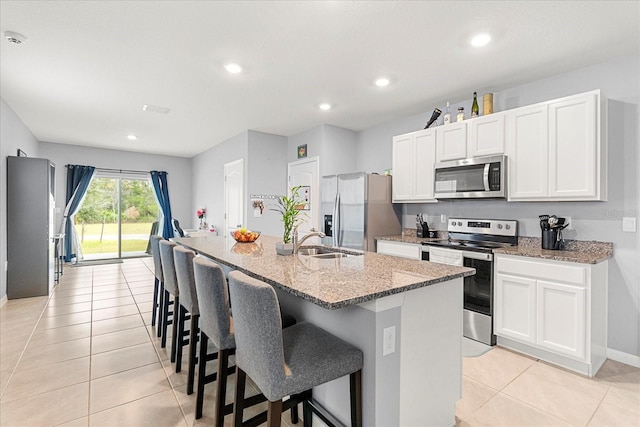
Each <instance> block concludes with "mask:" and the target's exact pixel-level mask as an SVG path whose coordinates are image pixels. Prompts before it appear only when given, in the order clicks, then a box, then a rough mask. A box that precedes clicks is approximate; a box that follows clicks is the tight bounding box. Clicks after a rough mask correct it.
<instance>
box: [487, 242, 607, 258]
mask: <svg viewBox="0 0 640 427" xmlns="http://www.w3.org/2000/svg"><path fill="white" fill-rule="evenodd" d="M541 246H542V244H541V239H540V238H538V237H520V238H519V239H518V246H513V247H510V248H499V249H494V250H493V253H495V254H505V255H516V256H526V257H532V258H542V259H550V260H555V261H566V262H577V263H581V264H598V263H600V262H603V261H606V260H608V259H609V258H611V257H612V256H613V243H611V242H596V241H583V240H567V241H565V248H566V249H565V250H559V251H552V250H548V249H542V248H541Z"/></svg>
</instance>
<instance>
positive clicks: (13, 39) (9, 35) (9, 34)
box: [4, 31, 27, 44]
mask: <svg viewBox="0 0 640 427" xmlns="http://www.w3.org/2000/svg"><path fill="white" fill-rule="evenodd" d="M4 38H5V39H7V41H8V42H9V43H13V44H22V43H24V42H26V41H27V38H26V37H25V36H23V35H22V34H20V33H16V32H13V31H5V32H4Z"/></svg>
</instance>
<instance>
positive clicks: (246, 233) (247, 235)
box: [229, 228, 260, 243]
mask: <svg viewBox="0 0 640 427" xmlns="http://www.w3.org/2000/svg"><path fill="white" fill-rule="evenodd" d="M229 234H231V237H233V238H234V239H235V241H236V242H238V243H252V242H255V241H256V240H258V237H260V232H259V231H250V230H247V229H246V228H239V229H237V230H235V231H230V232H229Z"/></svg>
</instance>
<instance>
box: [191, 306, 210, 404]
mask: <svg viewBox="0 0 640 427" xmlns="http://www.w3.org/2000/svg"><path fill="white" fill-rule="evenodd" d="M198 320H200V315H199V314H191V323H190V325H189V372H188V374H187V394H188V395H191V394H193V383H194V381H195V376H196V361H197V357H196V346H197V345H198V331H199V328H198ZM200 363H206V361H202V360H201V361H200Z"/></svg>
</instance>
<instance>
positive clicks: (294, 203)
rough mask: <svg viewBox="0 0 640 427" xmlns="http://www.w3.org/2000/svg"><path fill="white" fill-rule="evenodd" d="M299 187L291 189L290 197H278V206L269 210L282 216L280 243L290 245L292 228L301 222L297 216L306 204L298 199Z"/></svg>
mask: <svg viewBox="0 0 640 427" xmlns="http://www.w3.org/2000/svg"><path fill="white" fill-rule="evenodd" d="M300 187H301V186H297V187H292V188H291V190H290V193H291V197H287V196H280V197H279V198H278V205H277V206H276V207H275V208H273V209H271V210H272V211H276V212H280V214H281V215H282V223H283V224H284V234H283V235H282V241H283V242H284V243H291V239H292V238H293V236H292V232H293V228H294V227H295V226H296V221H299V220H301V219H299V218H298V216H299V215H300V213H301V212H302V209H303V208H304V207H305V205H306V204H307V202H305V201H304V200H302V199H300V195H299V194H298V191H299V190H300Z"/></svg>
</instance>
